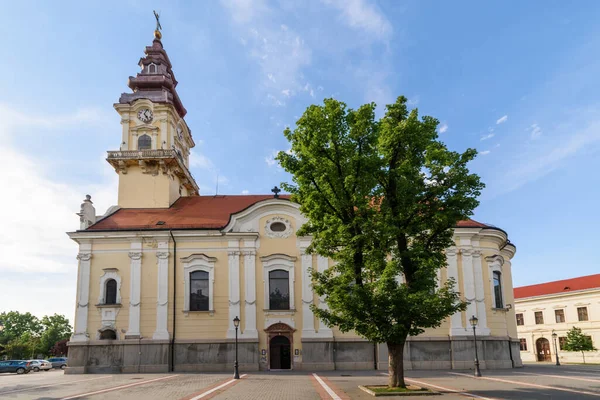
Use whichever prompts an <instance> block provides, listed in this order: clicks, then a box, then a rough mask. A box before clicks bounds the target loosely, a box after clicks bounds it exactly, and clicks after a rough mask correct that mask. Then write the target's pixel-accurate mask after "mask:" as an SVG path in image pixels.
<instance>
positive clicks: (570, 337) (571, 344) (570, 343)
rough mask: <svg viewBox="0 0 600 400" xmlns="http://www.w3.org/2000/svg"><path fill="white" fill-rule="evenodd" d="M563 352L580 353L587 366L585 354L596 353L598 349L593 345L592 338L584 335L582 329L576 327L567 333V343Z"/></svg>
mask: <svg viewBox="0 0 600 400" xmlns="http://www.w3.org/2000/svg"><path fill="white" fill-rule="evenodd" d="M563 350H566V351H580V352H581V356H582V357H583V363H584V364H585V352H586V351H595V350H597V349H596V348H595V347H594V344H593V343H592V338H591V337H590V336H586V335H584V334H583V332H582V331H581V328H577V327H576V326H574V327H572V328H571V329H570V330H569V331H568V332H567V341H566V343H565V344H564V346H563Z"/></svg>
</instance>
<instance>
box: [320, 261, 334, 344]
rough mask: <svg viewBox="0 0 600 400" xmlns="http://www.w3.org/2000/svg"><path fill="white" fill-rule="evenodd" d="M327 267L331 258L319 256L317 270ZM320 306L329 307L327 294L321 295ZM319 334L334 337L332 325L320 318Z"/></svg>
mask: <svg viewBox="0 0 600 400" xmlns="http://www.w3.org/2000/svg"><path fill="white" fill-rule="evenodd" d="M327 268H329V259H328V258H327V257H323V256H317V270H318V271H319V272H321V273H323V272H325V270H326V269H327ZM319 308H322V309H324V310H327V309H329V307H328V306H327V303H325V296H320V297H319ZM317 336H318V337H322V338H332V337H333V331H332V330H331V328H330V327H328V326H327V325H325V322H323V320H321V319H319V331H318V332H317Z"/></svg>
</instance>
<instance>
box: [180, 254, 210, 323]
mask: <svg viewBox="0 0 600 400" xmlns="http://www.w3.org/2000/svg"><path fill="white" fill-rule="evenodd" d="M181 261H182V262H183V276H184V282H185V291H184V296H185V297H184V304H183V311H184V312H189V311H211V312H212V311H214V302H213V299H214V290H213V288H214V283H215V263H216V261H217V259H216V258H215V257H209V256H207V255H206V254H192V255H190V256H188V257H185V258H182V259H181Z"/></svg>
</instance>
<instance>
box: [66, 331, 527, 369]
mask: <svg viewBox="0 0 600 400" xmlns="http://www.w3.org/2000/svg"><path fill="white" fill-rule="evenodd" d="M509 343H511V347H510V349H509ZM174 350H175V351H174V354H175V363H174V364H175V372H227V371H232V370H233V363H234V360H235V344H234V343H233V342H232V341H230V340H225V341H223V342H199V341H185V342H176V343H175V349H174ZM511 350H512V360H511ZM477 351H478V355H479V362H480V367H481V368H482V369H486V368H487V369H500V368H514V367H521V366H522V365H523V364H522V362H521V358H520V352H519V342H518V341H515V340H512V341H509V339H508V338H495V337H482V338H478V341H477ZM170 354H171V353H170V343H169V341H157V340H147V339H146V340H112V341H90V342H88V343H70V344H69V365H68V367H67V369H66V371H65V373H67V374H82V373H111V374H115V373H137V372H140V373H152V372H169V367H170ZM301 354H302V357H301V358H300V359H301V361H295V362H294V364H293V366H292V369H294V370H305V371H326V370H340V371H343V370H370V369H375V364H377V369H380V370H384V371H385V370H387V368H388V354H387V346H386V345H385V344H380V345H377V346H375V345H374V344H373V343H370V342H367V341H361V340H337V341H333V340H327V339H325V340H322V339H310V340H304V341H302V353H301ZM260 358H261V355H260V353H259V346H258V342H257V341H254V342H253V341H248V340H244V341H240V342H238V360H239V367H240V371H241V372H248V371H257V370H259V369H264V367H263V368H259V359H260ZM474 359H475V352H474V346H473V339H472V338H469V337H457V336H454V337H452V338H451V339H450V338H411V339H410V340H409V341H407V343H406V345H405V348H404V368H405V369H407V370H410V369H472V368H473V360H474Z"/></svg>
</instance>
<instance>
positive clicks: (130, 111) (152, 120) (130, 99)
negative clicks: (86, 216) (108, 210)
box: [106, 16, 199, 208]
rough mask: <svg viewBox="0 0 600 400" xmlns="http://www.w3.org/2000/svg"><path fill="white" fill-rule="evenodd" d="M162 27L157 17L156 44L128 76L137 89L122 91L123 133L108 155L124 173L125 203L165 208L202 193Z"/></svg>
mask: <svg viewBox="0 0 600 400" xmlns="http://www.w3.org/2000/svg"><path fill="white" fill-rule="evenodd" d="M159 28H160V24H159V23H158V16H157V29H156V31H155V32H154V40H153V42H152V45H151V46H147V47H146V50H145V52H144V53H145V57H142V58H141V59H140V61H139V63H138V65H139V66H140V69H141V70H140V72H138V73H137V75H136V76H135V77H132V76H130V77H129V82H128V86H129V88H130V89H131V90H132V93H123V94H121V97H120V98H119V102H118V103H116V104H115V105H114V107H115V110H117V112H118V113H119V115H120V116H121V125H122V128H123V131H122V138H121V144H120V149H119V150H118V151H109V152H108V157H107V159H106V160H107V161H108V162H109V163H110V165H112V166H113V167H114V168H115V171H116V172H117V173H118V174H119V199H118V205H119V206H120V207H122V208H164V207H169V206H170V205H171V204H173V202H175V200H177V199H178V198H179V197H181V196H197V195H198V194H199V190H198V185H197V184H196V181H195V180H194V178H193V177H192V175H191V173H190V171H189V169H188V168H189V156H190V149H191V148H193V147H194V145H195V144H194V140H193V139H192V133H191V131H190V129H189V127H188V126H187V123H186V122H185V119H184V117H185V115H186V113H187V111H186V109H185V108H184V107H183V104H182V102H181V99H180V98H179V95H178V94H177V90H176V89H175V88H176V87H177V80H176V79H175V74H174V73H173V70H172V66H171V61H170V60H169V56H168V55H167V52H166V51H165V50H164V48H163V45H162V42H161V38H162V34H161V32H160V30H159Z"/></svg>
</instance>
